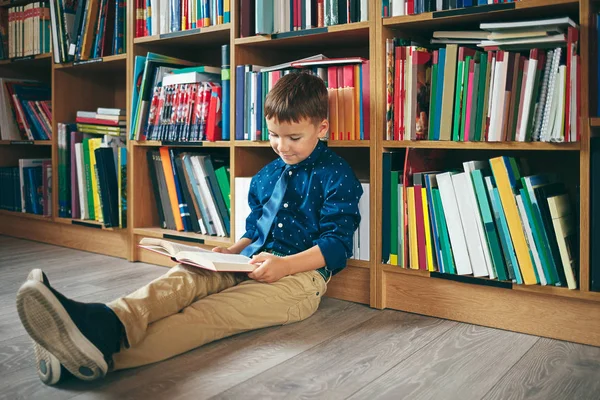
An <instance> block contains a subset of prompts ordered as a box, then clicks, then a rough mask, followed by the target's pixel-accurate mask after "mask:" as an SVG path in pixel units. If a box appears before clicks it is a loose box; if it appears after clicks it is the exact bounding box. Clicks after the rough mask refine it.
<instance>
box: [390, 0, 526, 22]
mask: <svg viewBox="0 0 600 400" xmlns="http://www.w3.org/2000/svg"><path fill="white" fill-rule="evenodd" d="M515 1H518V0H382V3H381V15H382V16H383V17H384V18H385V17H398V16H402V15H414V14H421V13H425V12H433V11H446V10H456V9H459V8H470V7H475V6H483V5H489V4H499V3H514V2H515Z"/></svg>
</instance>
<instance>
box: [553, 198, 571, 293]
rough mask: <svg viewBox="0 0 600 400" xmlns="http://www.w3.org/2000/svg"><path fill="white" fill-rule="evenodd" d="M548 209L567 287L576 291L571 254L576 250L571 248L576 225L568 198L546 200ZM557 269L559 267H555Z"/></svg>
mask: <svg viewBox="0 0 600 400" xmlns="http://www.w3.org/2000/svg"><path fill="white" fill-rule="evenodd" d="M547 201H548V208H549V209H550V216H551V217H552V226H553V227H554V232H555V233H556V241H557V242H558V251H559V253H560V260H561V263H562V267H563V270H564V271H565V278H566V279H567V286H568V287H569V289H571V290H573V289H577V280H576V279H575V274H574V273H573V268H574V267H576V265H575V259H574V258H573V256H572V254H576V253H575V252H577V250H578V249H577V248H573V244H574V243H572V241H571V239H572V238H573V236H575V235H576V234H577V232H576V229H575V228H576V225H575V224H574V223H573V217H572V215H571V211H570V209H569V197H568V195H566V194H563V195H560V196H554V197H549V198H548V200H547ZM557 268H560V266H558V265H557Z"/></svg>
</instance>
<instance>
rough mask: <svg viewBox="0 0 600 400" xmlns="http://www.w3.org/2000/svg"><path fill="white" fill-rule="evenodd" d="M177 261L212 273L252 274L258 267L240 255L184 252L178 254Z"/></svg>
mask: <svg viewBox="0 0 600 400" xmlns="http://www.w3.org/2000/svg"><path fill="white" fill-rule="evenodd" d="M176 259H177V261H179V262H181V263H184V264H189V265H195V266H197V267H201V268H205V269H210V270H212V271H228V272H251V271H253V270H254V269H255V268H256V267H257V265H253V264H248V261H250V258H248V257H246V256H243V255H240V254H221V253H213V252H211V253H197V252H188V251H183V252H181V253H179V254H177V257H176Z"/></svg>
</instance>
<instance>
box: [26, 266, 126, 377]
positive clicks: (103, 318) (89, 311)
mask: <svg viewBox="0 0 600 400" xmlns="http://www.w3.org/2000/svg"><path fill="white" fill-rule="evenodd" d="M46 281H47V279H46ZM17 311H18V313H19V318H20V319H21V323H22V324H23V326H24V327H25V329H26V330H27V333H28V334H29V336H31V338H32V339H33V340H34V341H35V342H36V343H37V344H38V345H39V346H40V347H42V348H43V349H45V350H46V351H47V352H49V353H51V354H52V355H53V356H54V357H55V358H56V359H57V360H58V361H59V363H60V364H62V365H63V366H64V367H65V368H66V369H67V370H68V371H69V372H70V373H71V374H73V375H74V376H75V377H77V378H79V379H82V380H86V381H90V380H95V379H98V378H101V377H104V376H105V375H106V373H107V371H108V364H109V363H111V362H112V355H113V354H114V353H116V352H117V351H119V349H120V345H121V339H122V338H123V326H122V324H121V322H120V321H119V319H118V317H117V316H116V314H115V313H114V312H113V311H112V310H111V309H110V308H108V307H107V306H106V305H104V304H100V303H89V304H86V303H79V302H76V301H73V300H69V299H67V298H66V297H65V296H63V295H62V294H60V293H59V292H57V291H56V290H55V289H53V288H52V287H51V286H49V285H45V284H44V283H43V275H42V281H41V282H40V281H39V280H28V281H27V282H25V283H24V284H23V286H21V288H20V289H19V291H18V292H17ZM45 365H46V366H47V365H49V364H48V363H46V364H45ZM54 365H56V364H54ZM54 365H52V368H53V371H54Z"/></svg>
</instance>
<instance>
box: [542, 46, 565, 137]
mask: <svg viewBox="0 0 600 400" xmlns="http://www.w3.org/2000/svg"><path fill="white" fill-rule="evenodd" d="M561 54H562V49H561V48H557V49H556V50H554V55H553V58H552V66H551V69H550V74H549V76H548V79H549V80H548V93H547V95H546V103H545V105H544V110H543V117H542V126H541V130H540V140H542V141H544V139H545V138H547V137H548V125H550V118H551V117H554V114H551V109H552V103H553V100H554V99H555V96H556V93H555V91H554V86H556V78H557V76H558V67H559V64H560V56H561Z"/></svg>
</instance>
